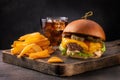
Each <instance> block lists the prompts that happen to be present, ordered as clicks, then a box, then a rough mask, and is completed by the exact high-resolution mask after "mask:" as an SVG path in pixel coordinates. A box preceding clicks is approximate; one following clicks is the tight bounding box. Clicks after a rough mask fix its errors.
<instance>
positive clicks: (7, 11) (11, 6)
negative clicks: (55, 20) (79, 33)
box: [0, 0, 120, 49]
mask: <svg viewBox="0 0 120 80" xmlns="http://www.w3.org/2000/svg"><path fill="white" fill-rule="evenodd" d="M117 1H118V0H0V49H7V48H10V45H11V44H12V42H13V41H14V40H16V39H18V37H19V36H21V35H23V34H26V33H31V32H35V31H40V19H41V18H45V17H46V16H67V17H69V22H70V21H72V20H75V19H79V18H81V17H82V16H83V15H84V13H86V12H88V11H90V10H91V11H93V12H94V15H93V16H92V17H90V18H89V19H92V20H94V21H96V22H98V23H99V24H100V25H101V26H102V27H103V29H104V31H105V33H106V37H107V41H112V40H116V39H120V22H119V21H120V20H119V15H120V13H119V4H118V2H117Z"/></svg>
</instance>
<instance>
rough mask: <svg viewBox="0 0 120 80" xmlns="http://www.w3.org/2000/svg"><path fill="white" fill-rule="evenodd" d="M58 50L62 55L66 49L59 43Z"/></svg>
mask: <svg viewBox="0 0 120 80" xmlns="http://www.w3.org/2000/svg"><path fill="white" fill-rule="evenodd" d="M59 50H60V51H61V52H62V55H65V53H66V51H67V49H66V48H64V47H62V45H61V44H60V46H59Z"/></svg>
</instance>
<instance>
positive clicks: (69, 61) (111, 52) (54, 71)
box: [3, 40, 120, 76]
mask: <svg viewBox="0 0 120 80" xmlns="http://www.w3.org/2000/svg"><path fill="white" fill-rule="evenodd" d="M106 46H107V51H106V52H105V53H104V55H103V56H102V57H101V58H99V59H87V60H83V59H73V58H68V57H64V56H62V55H61V54H60V51H59V50H57V51H56V52H55V53H54V54H53V55H52V56H54V55H56V56H59V57H60V58H62V59H63V60H64V63H48V62H47V60H48V58H46V59H37V60H31V59H28V58H27V57H24V58H20V59H19V58H17V57H16V56H14V55H11V54H10V50H4V51H3V62H6V63H9V64H13V65H17V66H21V67H24V68H28V69H33V70H36V71H39V72H42V73H46V74H51V75H56V76H72V75H76V74H80V73H83V72H87V71H92V70H96V69H101V68H105V67H109V66H113V65H117V64H120V40H116V41H112V42H107V43H106Z"/></svg>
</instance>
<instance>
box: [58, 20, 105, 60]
mask: <svg viewBox="0 0 120 80" xmlns="http://www.w3.org/2000/svg"><path fill="white" fill-rule="evenodd" d="M105 39H106V38H105V33H104V31H103V29H102V27H101V26H100V25H99V24H98V23H96V22H95V21H92V20H88V19H79V20H75V21H72V22H71V23H69V24H68V25H67V26H66V28H65V29H64V31H63V33H62V41H61V44H60V46H59V49H60V51H61V52H62V55H65V56H69V57H73V58H83V59H87V58H99V57H101V56H102V54H103V53H104V52H105V50H106V48H105V43H104V41H105Z"/></svg>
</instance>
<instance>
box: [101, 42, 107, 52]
mask: <svg viewBox="0 0 120 80" xmlns="http://www.w3.org/2000/svg"><path fill="white" fill-rule="evenodd" d="M101 51H102V52H105V51H106V47H105V43H104V42H103V47H102V49H101Z"/></svg>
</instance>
